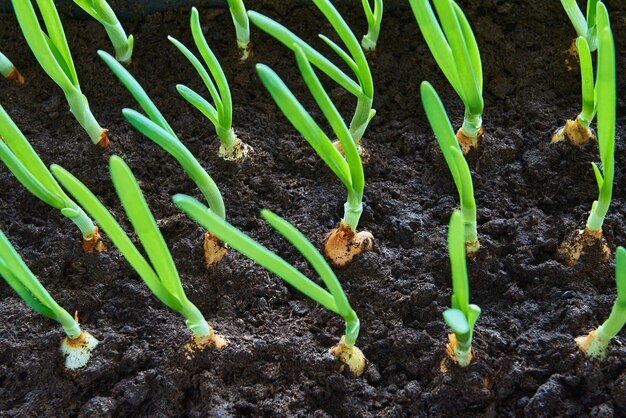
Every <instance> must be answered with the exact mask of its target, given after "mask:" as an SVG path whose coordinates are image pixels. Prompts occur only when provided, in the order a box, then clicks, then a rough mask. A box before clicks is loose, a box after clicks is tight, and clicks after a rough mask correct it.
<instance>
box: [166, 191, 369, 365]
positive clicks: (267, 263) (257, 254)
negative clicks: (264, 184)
mask: <svg viewBox="0 0 626 418" xmlns="http://www.w3.org/2000/svg"><path fill="white" fill-rule="evenodd" d="M174 204H175V205H176V206H178V207H179V208H180V209H181V210H182V211H183V212H185V213H186V214H187V215H189V216H190V217H191V218H192V219H194V220H195V221H196V222H198V223H199V224H200V225H202V226H203V227H204V228H206V229H207V230H209V231H211V233H213V234H215V235H216V236H218V237H219V238H220V239H221V240H223V241H224V242H227V243H228V245H230V246H231V247H233V248H234V249H235V250H236V251H238V252H240V253H241V254H243V255H244V256H246V257H248V258H249V259H251V260H252V261H254V262H256V263H257V264H259V265H260V266H262V267H264V268H265V269H267V270H268V271H270V272H271V273H274V274H276V275H277V276H278V277H280V278H281V279H283V280H284V281H285V282H287V283H289V284H290V285H291V286H293V287H295V288H296V289H297V290H298V291H300V292H302V293H304V294H305V295H306V296H308V297H309V298H311V299H313V300H314V301H315V302H317V303H319V304H320V305H321V306H323V307H324V308H326V309H328V310H330V311H332V312H334V313H336V314H337V315H340V316H341V317H342V318H343V319H344V321H345V335H343V336H342V337H341V340H340V341H339V344H337V345H336V346H334V347H332V348H331V349H330V353H331V354H333V355H334V356H335V357H337V358H338V359H339V360H340V361H341V362H342V363H344V364H345V365H347V366H348V368H349V370H350V372H351V373H352V374H354V375H356V376H360V375H361V374H362V373H363V370H364V369H365V356H364V355H363V353H362V352H361V350H359V348H358V347H356V345H355V343H356V340H357V337H358V336H359V331H360V322H359V318H358V316H357V314H356V312H355V311H354V309H352V307H351V306H350V302H349V301H348V298H347V297H346V294H345V292H344V291H343V289H342V287H341V284H340V283H339V280H338V279H337V276H335V273H334V272H333V270H332V269H331V268H330V266H329V265H328V263H326V261H325V260H324V257H323V256H322V255H321V254H320V253H319V252H318V251H317V250H316V249H315V247H314V246H313V244H311V243H310V242H309V240H307V239H306V237H305V236H304V235H302V233H301V232H300V231H298V230H297V229H296V228H295V227H294V226H293V225H291V224H290V223H289V222H287V221H285V220H284V219H283V218H281V217H280V216H278V215H276V214H274V213H272V212H271V211H269V210H263V211H262V212H261V216H263V218H264V219H265V220H266V221H267V223H269V224H270V225H271V226H272V228H274V229H275V230H276V231H278V233H280V234H281V235H282V236H283V237H285V238H286V239H287V241H289V242H290V243H291V244H292V245H293V246H294V247H296V249H297V250H298V251H299V252H300V253H301V254H302V255H303V256H304V258H305V259H306V260H307V261H308V262H309V263H310V264H311V266H313V268H314V269H315V271H316V272H317V274H319V275H320V277H321V278H322V281H323V282H324V284H325V285H326V287H327V288H328V290H326V289H324V288H323V287H321V286H320V285H318V284H317V283H315V282H314V281H312V280H311V279H309V278H308V277H306V276H305V275H304V274H302V273H301V272H300V271H298V270H297V269H296V268H295V267H293V266H292V265H291V264H289V263H287V262H286V261H285V260H284V259H283V258H281V257H279V256H278V255H276V254H275V253H273V252H272V251H270V250H268V249H267V248H265V247H264V246H263V245H261V244H259V243H258V242H256V241H254V240H253V239H251V238H250V237H248V236H247V235H246V234H244V233H243V232H241V231H240V230H238V229H237V228H235V227H234V226H232V225H230V224H229V223H228V222H226V221H225V220H223V219H222V218H220V217H219V216H216V215H215V214H214V213H212V212H211V211H209V210H208V209H207V207H206V206H204V205H203V204H202V203H200V202H198V201H197V200H195V199H193V198H191V197H189V196H186V195H180V194H179V195H176V196H174Z"/></svg>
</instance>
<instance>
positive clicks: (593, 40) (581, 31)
mask: <svg viewBox="0 0 626 418" xmlns="http://www.w3.org/2000/svg"><path fill="white" fill-rule="evenodd" d="M598 3H600V1H599V0H587V15H586V16H585V15H583V12H582V11H581V10H580V7H578V3H577V2H576V0H561V5H562V6H563V9H565V13H567V17H569V20H570V21H571V22H572V25H573V26H574V29H575V30H576V33H577V34H578V37H581V36H582V37H583V38H585V41H586V42H587V45H588V46H589V50H590V51H592V52H593V51H595V50H596V48H597V45H598V43H597V36H596V35H597V25H596V10H597V4H598ZM577 46H578V45H577Z"/></svg>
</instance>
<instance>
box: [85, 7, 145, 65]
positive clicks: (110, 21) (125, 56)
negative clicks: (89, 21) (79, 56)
mask: <svg viewBox="0 0 626 418" xmlns="http://www.w3.org/2000/svg"><path fill="white" fill-rule="evenodd" d="M73 1H74V3H76V5H78V6H79V7H80V8H81V9H83V10H84V11H85V12H87V13H88V14H89V15H90V16H91V17H93V18H94V19H95V20H97V21H98V22H99V23H100V24H101V25H102V26H104V30H106V32H107V35H108V36H109V39H110V40H111V43H112V44H113V48H114V49H115V58H116V59H117V60H118V61H119V62H121V63H122V64H124V65H126V66H128V65H130V64H131V62H132V56H133V48H134V46H135V39H134V38H133V35H130V36H126V32H125V31H124V28H123V27H122V24H121V23H120V21H119V19H118V18H117V16H116V15H115V12H114V11H113V9H112V8H111V6H109V4H108V3H107V2H106V0H73Z"/></svg>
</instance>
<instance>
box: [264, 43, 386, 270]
mask: <svg viewBox="0 0 626 418" xmlns="http://www.w3.org/2000/svg"><path fill="white" fill-rule="evenodd" d="M294 50H295V55H296V60H297V62H298V67H299V68H300V72H301V73H302V76H303V78H304V81H305V82H306V85H307V87H308V88H309V90H310V91H311V94H312V95H313V98H314V99H315V101H316V103H317V105H318V106H319V108H320V109H321V110H322V112H323V113H324V116H325V117H326V119H327V120H328V122H329V124H330V126H331V128H332V130H333V132H334V134H335V135H336V137H337V138H338V139H339V142H340V144H341V146H342V148H343V151H344V155H345V157H344V155H342V154H341V153H340V152H339V151H338V150H337V148H336V147H335V146H333V143H332V141H331V140H330V138H329V137H328V136H327V135H326V134H325V133H324V131H323V130H322V129H321V128H320V127H319V125H318V124H317V123H316V122H315V121H314V120H313V118H312V117H311V115H310V114H309V113H308V112H307V111H306V109H305V108H304V107H303V106H302V104H300V102H299V101H298V99H297V98H296V97H295V96H294V95H293V93H291V91H290V90H289V88H288V87H287V86H286V85H285V83H284V82H283V81H282V80H281V79H280V77H279V76H278V75H277V74H276V73H275V72H274V71H273V70H272V69H270V68H269V67H267V66H266V65H263V64H258V65H257V67H256V68H257V73H258V75H259V77H260V78H261V81H262V82H263V85H264V86H265V88H266V89H267V90H268V91H269V92H270V94H271V95H272V98H273V99H274V101H275V102H276V103H277V104H278V107H279V108H280V110H281V111H282V112H283V114H284V115H285V116H286V117H287V119H288V120H289V122H291V124H292V125H293V126H294V127H295V128H296V130H297V131H298V132H300V134H301V135H302V136H303V137H304V139H306V140H307V142H308V143H309V145H311V147H313V149H314V150H315V152H317V154H318V155H319V156H320V158H321V159H322V160H323V161H324V162H325V163H326V165H328V167H329V168H330V169H331V170H332V171H333V173H335V175H336V176H337V177H338V178H339V179H340V180H341V182H342V183H343V184H344V185H345V187H346V189H347V191H348V200H347V201H346V203H345V205H344V217H343V219H342V220H341V222H340V224H339V227H338V228H336V229H333V230H332V231H330V232H329V233H328V235H327V236H326V240H325V244H324V252H325V254H326V256H327V257H328V258H329V259H330V260H331V261H332V262H333V264H335V265H336V266H345V265H347V264H348V263H349V262H350V261H352V259H353V258H354V257H355V256H357V255H358V254H360V253H362V252H363V251H369V250H371V249H372V247H373V245H374V237H373V236H372V234H371V233H370V232H367V231H362V232H359V233H357V232H356V230H357V226H358V223H359V219H360V217H361V214H362V213H363V189H364V187H365V176H364V174H363V163H362V162H361V156H360V155H359V152H358V150H357V146H356V144H355V143H354V141H353V140H352V137H351V136H350V131H349V130H348V127H347V126H346V123H345V122H344V120H343V118H342V117H341V115H340V114H339V111H338V110H337V108H336V107H335V105H334V104H333V102H332V101H331V99H330V97H328V94H327V93H326V91H325V90H324V87H323V86H322V83H321V82H320V80H319V78H317V75H316V74H315V71H314V70H313V67H312V66H311V63H310V62H309V60H308V59H307V57H306V55H305V52H304V50H303V49H301V48H300V47H299V46H294Z"/></svg>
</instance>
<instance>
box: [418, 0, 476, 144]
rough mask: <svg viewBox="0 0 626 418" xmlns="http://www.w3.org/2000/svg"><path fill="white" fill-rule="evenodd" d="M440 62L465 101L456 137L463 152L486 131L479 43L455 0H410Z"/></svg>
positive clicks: (431, 48) (427, 41)
mask: <svg viewBox="0 0 626 418" xmlns="http://www.w3.org/2000/svg"><path fill="white" fill-rule="evenodd" d="M409 1H410V3H411V7H412V9H413V13H414V14H415V18H416V19H417V23H418V25H419V27H420V30H421V31H422V35H423V36H424V40H425V41H426V44H427V45H428V48H429V49H430V52H431V53H432V54H433V57H434V58H435V61H436V62H437V65H439V68H440V69H441V71H442V72H443V74H444V75H445V76H446V78H447V79H448V81H449V82H450V84H451V85H452V87H453V88H454V91H455V92H456V94H457V95H458V96H459V97H460V98H461V101H463V104H464V105H465V115H464V117H463V125H462V126H461V128H460V129H459V130H458V131H457V134H456V137H457V140H458V141H459V143H460V144H461V148H462V150H463V153H464V154H467V153H468V152H469V150H470V148H471V147H474V148H476V147H478V140H479V139H480V138H481V136H482V134H483V130H484V129H483V125H482V122H483V117H482V115H483V109H484V101H483V70H482V63H481V61H480V52H479V51H478V44H477V43H476V38H475V37H474V33H473V32H472V28H471V27H470V25H469V22H468V21H467V18H466V17H465V14H464V13H463V10H461V8H460V7H459V5H458V4H456V3H455V2H454V1H453V0H433V3H434V5H435V10H436V11H437V16H439V20H440V22H441V23H439V22H438V21H437V17H436V16H435V13H434V11H433V8H432V6H431V5H430V0H409Z"/></svg>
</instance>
